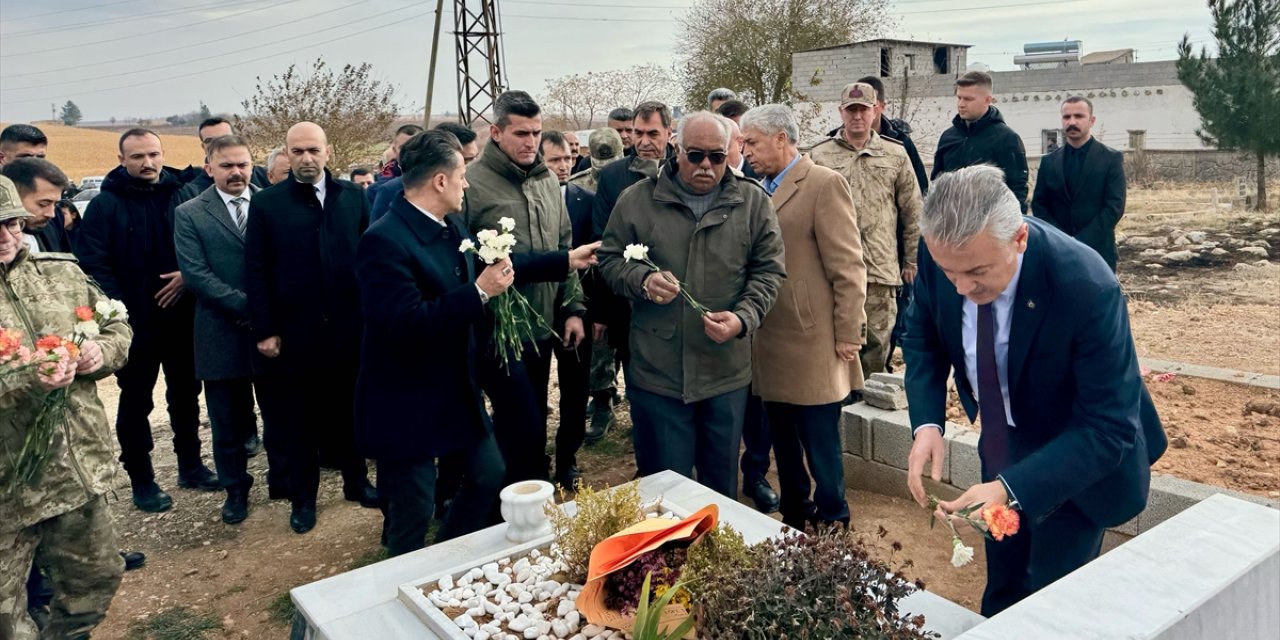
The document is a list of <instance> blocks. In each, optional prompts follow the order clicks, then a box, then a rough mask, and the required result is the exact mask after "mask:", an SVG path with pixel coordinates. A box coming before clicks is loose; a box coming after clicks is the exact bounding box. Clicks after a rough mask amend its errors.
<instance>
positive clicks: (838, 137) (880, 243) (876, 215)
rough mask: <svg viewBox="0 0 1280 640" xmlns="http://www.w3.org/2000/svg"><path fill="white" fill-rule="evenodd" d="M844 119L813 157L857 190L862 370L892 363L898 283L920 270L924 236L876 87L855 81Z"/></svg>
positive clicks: (846, 96)
mask: <svg viewBox="0 0 1280 640" xmlns="http://www.w3.org/2000/svg"><path fill="white" fill-rule="evenodd" d="M841 96H842V99H841V101H840V118H841V119H842V120H843V121H844V126H843V127H841V128H840V129H839V130H837V131H836V132H835V134H834V135H833V136H832V137H830V138H827V139H826V140H823V141H822V142H820V143H818V144H817V145H815V146H814V147H813V150H812V151H810V152H809V157H810V158H812V159H813V163H814V164H816V165H818V166H820V167H828V168H830V169H835V171H836V173H839V174H840V175H842V176H844V179H845V180H847V181H848V182H849V187H850V191H852V192H853V208H854V211H855V212H856V213H857V215H858V229H860V230H861V231H862V259H863V261H864V262H865V263H866V265H867V303H866V313H867V334H866V338H867V341H866V344H864V345H863V346H862V351H861V352H860V353H859V359H860V360H861V369H862V371H861V373H862V375H861V376H859V375H854V376H853V378H854V379H860V378H861V377H863V376H865V377H871V374H873V373H879V372H882V371H884V369H885V363H886V361H887V360H888V357H889V349H890V340H889V339H890V336H891V334H892V333H893V325H894V322H896V320H897V314H898V302H897V296H898V289H899V288H900V287H901V286H902V285H903V284H904V283H910V282H911V281H912V280H914V279H915V277H916V245H918V244H919V242H920V231H919V228H918V226H917V221H918V220H919V218H920V208H921V200H920V187H919V185H917V184H916V175H915V171H914V169H912V167H911V158H909V157H908V156H907V151H906V149H905V148H903V146H902V143H900V142H897V141H896V140H891V139H889V138H885V137H882V136H881V135H880V134H879V133H877V132H876V131H875V130H874V129H872V127H871V125H872V123H874V122H875V119H876V98H877V96H876V90H875V88H874V87H872V86H871V85H869V84H867V83H865V82H855V83H853V84H850V85H848V86H846V87H845V88H844V91H843V92H842V93H841Z"/></svg>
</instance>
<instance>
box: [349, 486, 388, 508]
mask: <svg viewBox="0 0 1280 640" xmlns="http://www.w3.org/2000/svg"><path fill="white" fill-rule="evenodd" d="M342 497H343V498H344V499H346V500H348V501H350V502H359V503H360V506H362V507H364V508H366V509H377V508H378V507H380V506H382V505H380V504H378V490H377V489H374V488H373V485H371V484H369V483H368V481H365V482H364V483H363V484H362V485H361V486H359V487H352V488H348V487H343V488H342Z"/></svg>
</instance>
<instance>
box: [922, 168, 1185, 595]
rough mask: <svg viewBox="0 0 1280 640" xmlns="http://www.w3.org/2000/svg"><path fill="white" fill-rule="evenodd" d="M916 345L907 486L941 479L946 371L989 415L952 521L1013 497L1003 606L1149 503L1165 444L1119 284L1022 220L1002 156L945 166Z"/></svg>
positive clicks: (925, 253) (990, 549) (925, 264)
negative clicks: (976, 474)
mask: <svg viewBox="0 0 1280 640" xmlns="http://www.w3.org/2000/svg"><path fill="white" fill-rule="evenodd" d="M920 231H921V236H922V245H921V248H920V251H919V256H918V261H919V274H918V276H917V278H916V288H915V294H916V300H915V304H914V306H913V307H912V309H911V312H910V315H909V325H908V331H907V336H906V338H905V339H904V341H903V352H904V355H905V358H906V364H907V374H906V375H907V377H906V384H907V398H908V400H909V401H910V412H911V424H912V427H913V429H914V433H915V443H914V444H913V445H912V448H911V454H910V457H909V459H908V471H907V474H908V475H907V484H908V486H909V488H910V489H911V493H912V495H913V496H914V497H915V499H916V501H917V502H919V503H920V504H921V505H922V506H924V505H925V504H926V495H925V489H924V486H923V484H922V482H921V475H922V473H923V472H924V469H925V467H926V465H931V475H932V477H933V479H934V480H938V479H939V478H940V477H941V472H942V461H943V456H944V452H945V443H944V441H943V437H942V436H943V425H944V424H945V421H946V396H947V375H948V374H949V372H950V371H951V370H952V369H953V368H954V370H955V371H956V376H955V381H956V388H957V390H958V391H959V395H960V401H961V403H962V404H963V405H964V408H965V411H966V413H967V414H968V416H969V419H970V420H973V419H974V417H975V416H980V417H981V429H982V435H981V438H980V439H979V442H978V453H979V457H980V458H981V460H982V483H980V484H977V485H974V486H972V487H970V488H969V489H968V490H967V491H965V492H964V494H963V495H961V496H960V497H959V498H957V499H956V500H953V501H950V502H943V503H941V505H940V506H939V511H940V513H939V515H940V516H944V517H945V515H946V514H951V513H954V512H956V511H958V510H959V509H962V508H964V507H968V506H970V505H973V504H977V503H982V504H984V505H994V504H1006V503H1009V504H1010V505H1011V506H1012V507H1013V508H1014V509H1016V510H1017V511H1019V512H1020V515H1021V522H1022V527H1021V530H1020V531H1019V532H1018V533H1017V535H1014V536H1011V537H1007V538H1005V539H1004V540H1003V541H1001V542H992V541H988V542H987V543H986V552H987V554H986V555H987V587H986V591H985V592H984V593H983V596H982V614H983V615H984V616H988V617H990V616H992V615H995V614H997V613H999V612H1000V611H1002V610H1004V609H1006V608H1008V607H1009V606H1011V605H1013V604H1014V603H1016V602H1018V601H1019V600H1021V599H1022V598H1025V597H1026V596H1028V595H1030V594H1031V593H1033V592H1035V591H1036V590H1038V589H1041V588H1043V587H1044V586H1046V585H1048V584H1049V583H1051V582H1053V581H1055V580H1057V579H1058V578H1061V577H1062V576H1065V575H1066V574H1068V573H1070V572H1072V571H1074V570H1075V569H1077V568H1079V567H1080V566H1082V565H1084V564H1085V563H1087V562H1089V561H1090V560H1092V559H1093V558H1095V557H1097V555H1098V552H1099V550H1100V549H1101V545H1102V534H1103V531H1104V530H1105V529H1106V528H1107V527H1112V526H1117V525H1120V524H1123V523H1124V522H1127V521H1128V520H1130V519H1132V518H1133V517H1134V516H1136V515H1138V514H1139V513H1140V512H1141V511H1142V510H1143V508H1145V507H1146V504H1147V490H1148V486H1149V483H1150V467H1151V464H1152V463H1153V462H1155V460H1156V459H1158V458H1159V457H1160V455H1161V454H1162V453H1163V452H1164V449H1165V446H1166V444H1167V441H1166V439H1165V435H1164V430H1163V428H1162V427H1161V425H1160V419H1159V417H1158V416H1157V415H1156V411H1155V407H1154V405H1153V404H1152V403H1151V397H1150V395H1148V393H1147V390H1146V386H1145V385H1144V384H1143V382H1142V378H1141V375H1140V374H1139V372H1138V358H1137V355H1136V353H1135V350H1134V346H1133V337H1132V335H1131V334H1130V332H1129V318H1128V314H1127V310H1126V307H1125V299H1124V295H1123V293H1122V292H1121V291H1120V285H1119V283H1118V282H1117V281H1116V278H1115V275H1114V274H1113V273H1112V272H1111V269H1110V268H1109V267H1108V266H1107V264H1106V263H1105V262H1104V261H1103V260H1102V258H1101V257H1099V256H1098V254H1097V253H1095V252H1094V251H1093V250H1091V249H1089V248H1088V247H1086V246H1084V245H1082V244H1080V243H1078V242H1075V241H1073V240H1071V239H1070V238H1069V237H1068V236H1066V235H1065V234H1063V233H1062V232H1060V231H1058V230H1057V229H1054V228H1053V227H1051V226H1049V225H1047V224H1045V223H1043V222H1041V221H1039V220H1036V219H1033V218H1024V217H1023V216H1022V215H1021V209H1020V207H1019V204H1018V201H1017V198H1015V197H1014V195H1013V192H1011V191H1010V190H1009V188H1008V187H1006V186H1005V182H1004V174H1003V173H1002V172H1001V171H1000V170H999V169H997V168H995V167H993V166H989V165H979V166H973V167H967V168H963V169H959V170H956V171H954V172H951V173H948V174H945V175H942V176H939V178H938V179H937V180H936V181H935V182H934V183H933V186H932V187H931V188H930V192H929V197H928V200H927V202H926V204H925V207H924V213H923V215H922V218H921V220H920Z"/></svg>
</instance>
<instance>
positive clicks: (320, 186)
mask: <svg viewBox="0 0 1280 640" xmlns="http://www.w3.org/2000/svg"><path fill="white" fill-rule="evenodd" d="M298 182H302V181H301V180H298ZM302 184H306V183H305V182H302ZM311 189H312V190H313V191H315V193H316V198H317V199H318V200H320V206H322V207H323V206H324V193H325V184H324V175H323V174H321V176H320V181H319V182H317V183H315V184H313V185H311Z"/></svg>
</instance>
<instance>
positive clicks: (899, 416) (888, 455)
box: [871, 411, 911, 469]
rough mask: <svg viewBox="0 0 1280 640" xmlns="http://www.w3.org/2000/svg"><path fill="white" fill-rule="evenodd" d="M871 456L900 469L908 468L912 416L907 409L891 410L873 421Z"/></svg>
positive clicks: (877, 460)
mask: <svg viewBox="0 0 1280 640" xmlns="http://www.w3.org/2000/svg"><path fill="white" fill-rule="evenodd" d="M871 447H872V450H873V452H874V453H873V455H872V456H871V458H872V459H873V460H875V461H876V462H881V463H884V464H887V465H890V466H893V467H897V468H899V469H906V468H907V455H908V454H910V453H911V418H910V416H909V415H908V414H907V412H906V411H891V412H889V413H886V414H884V415H882V416H880V417H877V418H875V419H874V420H872V421H871Z"/></svg>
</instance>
